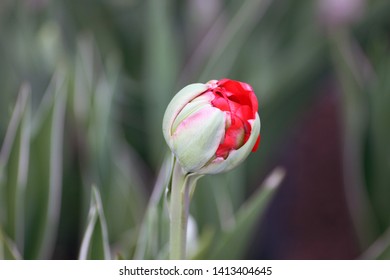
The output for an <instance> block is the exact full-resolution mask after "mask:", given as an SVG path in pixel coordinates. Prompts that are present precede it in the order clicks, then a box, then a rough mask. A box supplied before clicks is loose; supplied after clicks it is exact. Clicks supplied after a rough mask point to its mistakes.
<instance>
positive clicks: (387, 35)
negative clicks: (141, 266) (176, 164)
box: [0, 0, 390, 259]
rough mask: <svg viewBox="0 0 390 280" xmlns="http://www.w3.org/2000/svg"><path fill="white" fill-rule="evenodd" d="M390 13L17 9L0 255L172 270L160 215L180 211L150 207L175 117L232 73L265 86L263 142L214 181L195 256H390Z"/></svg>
mask: <svg viewBox="0 0 390 280" xmlns="http://www.w3.org/2000/svg"><path fill="white" fill-rule="evenodd" d="M389 15H390V2H389V1H387V0H371V1H368V0H367V1H364V0H317V1H309V0H298V1H297V0H295V1H293V0H246V1H233V0H188V1H179V0H145V1H141V0H112V1H108V0H93V1H92V0H83V1H77V0H63V1H61V0H57V1H48V0H24V1H22V0H1V1H0V140H1V141H0V143H1V153H0V258H26V259H75V258H126V259H132V258H164V256H166V253H164V250H166V246H165V245H166V244H165V243H164V242H163V241H164V240H165V238H166V237H165V236H164V231H163V230H161V228H163V227H164V225H159V224H158V221H156V220H154V221H153V219H152V220H150V219H148V218H147V217H148V215H145V213H146V212H145V211H146V209H152V208H153V207H156V208H154V211H156V212H151V214H150V215H149V218H150V217H152V218H153V217H156V216H154V215H157V216H158V215H160V214H161V213H162V212H163V210H164V209H163V208H164V207H165V206H164V205H160V204H159V205H160V206H159V207H160V208H158V207H157V206H156V203H155V204H153V199H152V200H151V201H150V202H149V203H150V204H149V208H148V201H149V197H150V196H151V194H152V191H153V188H154V185H155V182H156V181H157V182H158V174H159V170H160V166H161V165H162V164H163V162H164V157H165V155H166V153H167V147H166V144H165V142H164V140H163V137H162V132H161V121H162V116H163V113H164V110H165V108H166V106H167V104H168V103H169V101H170V99H171V98H172V96H173V95H174V94H175V93H176V92H178V91H179V90H180V89H181V88H182V87H184V86H185V85H187V84H189V83H194V82H207V81H208V80H211V79H220V78H223V77H227V78H230V79H234V80H241V81H244V82H247V83H249V84H251V85H252V86H253V88H254V90H255V92H256V95H257V97H258V99H259V114H260V117H261V123H262V128H261V135H262V142H261V144H260V148H259V150H258V152H256V153H254V154H252V155H250V157H249V158H248V159H247V161H246V162H245V163H244V164H243V165H242V166H240V167H239V168H237V169H236V170H234V171H232V172H230V173H228V174H221V175H218V176H209V177H205V178H202V179H201V180H200V182H199V186H198V188H197V190H196V193H195V196H194V198H193V201H192V205H191V214H192V216H193V218H194V219H192V222H191V230H190V232H191V233H192V234H193V236H192V237H191V244H192V246H190V247H191V248H190V251H191V252H192V253H191V254H192V257H193V258H233V259H234V258H255V259H257V258H260V259H355V258H364V259H377V258H379V259H380V258H382V259H386V258H390V228H389V226H390V202H389V199H390V144H389V143H390V109H389V106H390V55H389V54H390V17H389ZM275 167H278V168H282V169H276V171H273V170H274V168H275ZM272 172H273V173H272ZM275 172H276V173H278V172H279V173H280V172H282V173H284V172H285V178H284V180H283V181H282V183H281V184H280V186H279V188H278V190H277V191H276V194H275V196H273V197H272V199H271V197H266V195H265V194H264V192H262V193H260V195H259V193H258V190H260V191H261V190H262V189H264V187H261V185H262V182H263V181H264V180H265V178H266V177H267V175H269V174H274V175H275ZM279 173H278V174H279ZM161 174H164V171H162V173H161ZM276 175H277V174H276ZM279 175H280V174H279ZM162 177H164V176H162ZM272 178H274V177H273V176H272V175H271V179H272ZM160 180H164V178H162V179H161V177H160ZM267 182H268V183H269V181H266V183H264V184H265V185H267ZM93 186H95V187H93ZM154 194H155V196H156V197H157V198H156V199H158V197H159V195H160V196H161V193H160V194H159V193H158V192H157V194H156V191H155V192H154ZM156 201H157V200H156ZM268 203H270V205H268ZM267 205H268V206H269V207H266V206H267ZM161 207H162V208H161ZM153 213H154V214H153ZM144 217H145V218H144ZM156 227H157V228H159V229H160V230H157V229H156ZM143 238H144V242H146V243H142V242H141V241H142V239H143ZM145 240H146V241H145ZM219 240H222V241H221V242H219ZM141 243H142V244H143V245H145V244H146V245H145V247H142V246H140V244H141ZM140 247H142V248H140ZM145 248H148V249H145Z"/></svg>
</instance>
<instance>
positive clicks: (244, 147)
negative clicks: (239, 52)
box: [163, 79, 260, 174]
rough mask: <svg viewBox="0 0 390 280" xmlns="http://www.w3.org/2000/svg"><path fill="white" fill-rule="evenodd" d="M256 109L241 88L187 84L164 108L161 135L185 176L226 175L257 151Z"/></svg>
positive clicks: (249, 94)
mask: <svg viewBox="0 0 390 280" xmlns="http://www.w3.org/2000/svg"><path fill="white" fill-rule="evenodd" d="M257 107H258V103H257V98H256V95H255V94H254V92H253V89H252V87H251V86H250V85H248V84H246V83H242V82H239V81H233V80H229V79H222V80H219V81H217V80H212V81H209V82H208V83H206V84H201V83H197V84H191V85H188V86H186V87H184V88H183V89H182V90H181V91H179V92H178V93H177V94H176V95H175V96H174V97H173V99H172V101H171V102H170V103H169V105H168V107H167V109H166V111H165V115H164V119H163V134H164V137H165V140H166V141H167V144H168V146H169V148H170V149H171V151H172V152H173V154H174V155H175V157H176V159H177V160H178V162H179V163H180V165H181V166H182V168H183V170H184V171H185V172H188V173H198V174H216V173H220V172H223V171H228V170H230V169H232V168H234V167H236V166H237V165H238V164H239V163H241V162H242V161H243V160H244V159H245V158H246V157H247V156H248V155H249V153H250V152H251V151H256V149H257V147H258V145H259V142H260V118H259V115H258V113H257Z"/></svg>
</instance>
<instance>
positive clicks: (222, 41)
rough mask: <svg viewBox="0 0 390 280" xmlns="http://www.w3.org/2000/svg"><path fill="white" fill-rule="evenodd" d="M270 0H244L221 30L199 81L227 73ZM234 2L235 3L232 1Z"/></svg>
mask: <svg viewBox="0 0 390 280" xmlns="http://www.w3.org/2000/svg"><path fill="white" fill-rule="evenodd" d="M270 3H271V0H256V1H244V2H242V5H241V7H240V9H239V10H238V12H237V13H236V14H235V15H234V17H233V18H232V20H231V21H229V23H228V25H227V26H226V28H225V29H224V30H223V31H222V34H221V35H220V38H219V40H218V42H217V44H216V46H215V47H214V48H213V52H212V53H211V54H210V59H209V60H208V62H207V64H206V66H205V67H204V69H203V71H202V73H201V75H200V78H199V81H204V82H206V81H208V80H210V79H212V78H220V77H222V76H226V75H227V74H229V71H230V69H231V68H232V66H233V64H234V61H235V59H236V57H237V55H238V54H239V53H240V51H241V47H242V45H243V44H244V43H245V42H246V40H247V39H248V38H249V36H250V33H251V31H252V30H253V28H254V27H255V26H256V24H257V23H258V21H259V20H260V19H261V18H262V16H263V14H264V13H265V11H266V10H267V8H268V6H269V5H270ZM234 4H236V3H234Z"/></svg>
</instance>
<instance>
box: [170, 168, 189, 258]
mask: <svg viewBox="0 0 390 280" xmlns="http://www.w3.org/2000/svg"><path fill="white" fill-rule="evenodd" d="M172 175H173V176H172V187H171V198H170V217H171V224H170V236H169V246H170V248H169V249H170V259H171V260H178V259H185V257H186V237H187V220H188V212H189V206H190V197H189V189H190V187H189V186H188V176H186V175H187V174H185V173H184V172H183V171H182V168H181V166H180V164H179V163H178V162H177V161H176V162H175V164H174V166H173V174H172Z"/></svg>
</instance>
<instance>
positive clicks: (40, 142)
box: [25, 71, 67, 259]
mask: <svg viewBox="0 0 390 280" xmlns="http://www.w3.org/2000/svg"><path fill="white" fill-rule="evenodd" d="M66 93H67V91H66V83H65V77H64V74H63V73H62V72H60V71H58V72H57V73H56V74H55V75H54V77H53V80H52V82H51V84H50V85H49V87H48V89H47V91H46V94H45V96H44V99H43V100H42V103H41V106H40V107H39V109H38V111H37V113H36V115H35V118H33V126H32V132H31V149H30V151H31V153H30V168H29V176H28V181H27V190H26V191H27V194H26V230H27V232H28V234H26V239H25V258H27V259H37V258H38V259H47V258H49V257H50V256H51V253H52V250H53V248H54V241H55V237H56V234H57V227H58V221H59V213H60V207H61V190H62V186H61V185H62V147H63V143H62V141H63V131H64V117H65V104H66Z"/></svg>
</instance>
